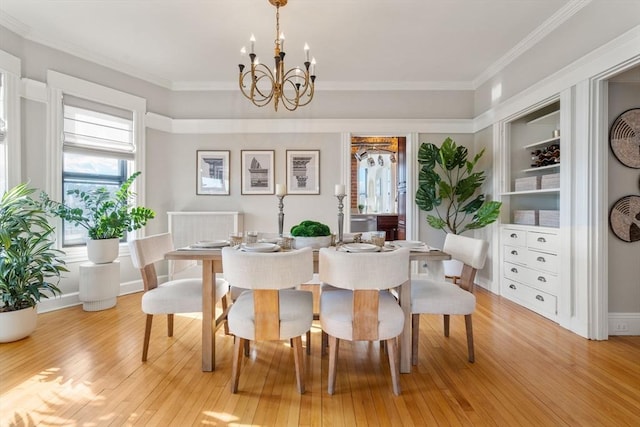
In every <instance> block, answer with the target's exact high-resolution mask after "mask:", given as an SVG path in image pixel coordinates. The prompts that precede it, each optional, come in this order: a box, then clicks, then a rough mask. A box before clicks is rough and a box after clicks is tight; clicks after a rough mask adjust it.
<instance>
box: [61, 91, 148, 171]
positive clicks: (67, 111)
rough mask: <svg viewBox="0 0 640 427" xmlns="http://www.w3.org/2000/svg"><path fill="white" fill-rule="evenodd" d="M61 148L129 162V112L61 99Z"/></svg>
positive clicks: (132, 148)
mask: <svg viewBox="0 0 640 427" xmlns="http://www.w3.org/2000/svg"><path fill="white" fill-rule="evenodd" d="M63 146H64V151H66V152H80V153H83V154H92V155H98V156H102V157H117V158H120V159H133V155H134V153H135V150H136V147H135V140H134V133H133V112H131V111H127V110H123V109H119V108H115V107H111V106H107V105H103V104H98V103H95V102H91V101H88V100H84V99H80V98H76V97H73V96H68V95H65V96H64V98H63Z"/></svg>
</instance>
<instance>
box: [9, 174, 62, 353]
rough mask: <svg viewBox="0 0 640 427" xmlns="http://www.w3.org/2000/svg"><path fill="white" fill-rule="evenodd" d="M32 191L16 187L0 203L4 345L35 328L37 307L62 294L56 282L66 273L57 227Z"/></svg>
mask: <svg viewBox="0 0 640 427" xmlns="http://www.w3.org/2000/svg"><path fill="white" fill-rule="evenodd" d="M34 191H35V190H34V189H31V188H28V187H27V186H26V185H25V184H20V185H17V186H16V187H14V188H12V189H10V190H9V191H7V192H6V193H4V195H3V196H2V199H1V200H0V299H1V304H0V342H11V341H16V340H19V339H22V338H25V337H27V336H29V335H30V334H31V333H32V332H33V331H34V330H35V328H36V323H37V311H36V304H38V302H40V300H41V299H42V298H48V297H49V294H51V295H52V296H55V295H57V294H60V290H59V289H58V287H57V284H58V282H59V280H60V275H61V273H62V272H65V271H68V270H67V268H66V267H65V262H64V260H63V259H62V258H61V257H62V256H63V255H64V252H62V251H60V250H58V249H55V248H54V243H55V242H54V240H53V237H54V236H55V234H54V228H53V227H52V226H50V225H49V223H48V222H47V217H46V213H45V211H44V210H43V208H42V206H41V205H40V204H39V203H38V202H37V201H35V200H33V199H32V198H31V194H32V193H33V192H34Z"/></svg>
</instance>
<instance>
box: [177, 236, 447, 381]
mask: <svg viewBox="0 0 640 427" xmlns="http://www.w3.org/2000/svg"><path fill="white" fill-rule="evenodd" d="M292 250H295V249H292ZM164 258H165V259H166V260H195V261H199V262H201V263H202V370H203V371H205V372H210V371H214V370H215V358H216V347H215V339H216V337H215V332H216V327H215V326H216V319H215V301H216V300H217V299H216V298H217V296H216V295H215V286H213V284H214V283H215V280H216V275H217V274H222V273H224V272H223V270H222V250H221V249H220V248H192V247H186V248H180V249H175V250H173V251H170V252H167V253H166V254H165V256H164ZM409 259H410V262H409V265H407V266H405V267H406V268H408V269H409V280H408V281H407V282H405V283H404V284H403V285H401V286H400V287H399V288H398V299H399V303H400V306H401V307H402V310H403V312H404V316H405V319H404V329H403V332H402V334H401V335H400V337H399V338H400V343H399V346H398V348H399V359H400V372H401V373H409V372H411V274H412V271H413V270H414V268H412V264H413V262H418V263H419V265H424V264H426V265H427V269H428V274H429V276H430V277H432V278H434V279H442V280H444V268H443V266H442V261H444V260H449V259H451V256H450V255H449V254H447V253H445V252H442V251H441V250H439V249H432V248H428V247H426V250H425V249H424V248H415V249H412V250H411V253H410V256H409ZM313 270H314V272H315V273H317V272H318V250H314V252H313ZM416 270H417V269H416Z"/></svg>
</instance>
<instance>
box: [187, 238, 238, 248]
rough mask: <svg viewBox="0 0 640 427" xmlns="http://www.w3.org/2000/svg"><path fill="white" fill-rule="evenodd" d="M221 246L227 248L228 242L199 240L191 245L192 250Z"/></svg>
mask: <svg viewBox="0 0 640 427" xmlns="http://www.w3.org/2000/svg"><path fill="white" fill-rule="evenodd" d="M223 246H229V241H228V240H201V241H199V242H195V243H194V244H192V245H191V247H192V248H203V249H205V248H208V249H210V248H221V247H223Z"/></svg>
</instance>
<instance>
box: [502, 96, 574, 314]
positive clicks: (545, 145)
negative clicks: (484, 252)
mask: <svg viewBox="0 0 640 427" xmlns="http://www.w3.org/2000/svg"><path fill="white" fill-rule="evenodd" d="M559 129H560V102H559V101H555V102H553V103H550V104H547V105H545V106H542V107H540V108H537V109H530V110H529V111H527V112H526V113H523V114H522V115H521V116H519V117H516V118H513V119H511V120H510V121H508V122H505V123H504V134H503V137H504V141H503V142H504V149H505V150H504V151H505V154H506V155H505V158H504V162H503V167H502V168H501V174H500V175H501V178H502V192H501V201H502V202H503V208H502V217H501V224H502V225H501V230H500V261H499V263H500V272H501V273H500V293H501V295H502V296H504V297H506V298H508V299H510V300H512V301H514V302H517V303H518V304H520V305H523V306H524V307H527V308H529V309H530V310H533V311H535V312H537V313H539V314H541V315H543V316H545V317H548V318H550V319H552V320H554V321H557V320H558V311H559V301H560V298H561V297H562V296H563V295H565V294H566V293H565V292H563V286H568V284H564V283H563V282H562V281H561V280H560V277H561V270H562V267H561V266H562V262H563V261H562V259H563V254H562V251H561V247H562V244H561V243H562V242H561V239H560V236H561V233H562V228H561V227H560V225H561V224H560V222H559V218H560V205H561V197H566V195H563V194H561V191H560V169H561V161H560V156H559V153H560V131H559ZM550 150H551V151H553V153H549V151H550ZM541 153H542V154H544V153H547V154H549V156H548V158H549V159H551V160H549V161H546V160H545V162H544V163H542V162H540V161H539V160H540V158H542V154H541ZM549 218H552V219H554V221H551V223H552V224H553V226H550V224H549V223H548V222H549ZM518 221H523V222H527V224H526V225H525V224H516V222H518ZM545 221H547V222H545Z"/></svg>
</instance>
